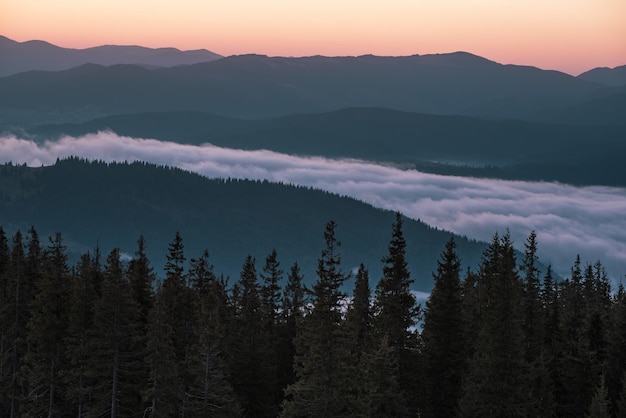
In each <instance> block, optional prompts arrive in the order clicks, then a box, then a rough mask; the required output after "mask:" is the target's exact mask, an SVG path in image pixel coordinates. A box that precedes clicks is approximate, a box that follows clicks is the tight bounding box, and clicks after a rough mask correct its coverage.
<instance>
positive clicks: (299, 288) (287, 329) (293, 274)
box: [278, 262, 307, 391]
mask: <svg viewBox="0 0 626 418" xmlns="http://www.w3.org/2000/svg"><path fill="white" fill-rule="evenodd" d="M302 280H303V276H302V274H301V273H300V266H298V263H297V262H296V263H294V264H293V265H292V266H291V268H290V269H289V274H288V275H287V283H286V284H285V287H284V289H283V298H282V303H281V309H280V310H281V316H282V318H281V321H282V324H283V325H282V327H281V333H280V337H279V341H280V344H279V352H280V358H281V362H280V364H279V371H278V375H279V386H280V387H281V389H282V390H283V391H284V389H285V388H286V387H287V386H288V385H291V384H293V383H294V382H295V378H296V376H295V371H294V356H295V354H296V348H295V345H294V340H295V338H296V329H297V326H298V325H299V324H300V323H301V321H302V317H303V310H304V307H305V306H306V303H307V302H306V288H305V287H304V285H303V284H302Z"/></svg>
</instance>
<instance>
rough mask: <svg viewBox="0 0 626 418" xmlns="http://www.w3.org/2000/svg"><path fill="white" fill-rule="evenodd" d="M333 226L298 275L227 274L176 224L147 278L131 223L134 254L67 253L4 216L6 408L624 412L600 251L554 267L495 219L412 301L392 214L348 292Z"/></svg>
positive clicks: (114, 413) (618, 315)
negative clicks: (10, 231) (308, 276)
mask: <svg viewBox="0 0 626 418" xmlns="http://www.w3.org/2000/svg"><path fill="white" fill-rule="evenodd" d="M339 232H340V229H339V228H338V226H337V225H336V224H335V223H334V222H329V223H328V224H327V225H326V229H325V231H324V235H323V237H324V241H323V243H324V245H323V247H322V251H321V253H320V256H319V258H318V268H317V274H316V277H315V280H314V284H313V286H312V287H311V288H307V287H306V286H305V285H304V284H303V283H304V278H303V276H302V274H301V272H300V270H299V267H298V264H297V263H294V264H292V266H291V268H290V269H289V270H288V273H287V274H285V273H284V272H283V269H282V268H281V263H280V257H279V254H277V253H276V251H272V252H271V253H270V254H269V255H268V256H267V257H266V258H265V263H264V264H263V266H262V268H261V270H260V273H258V272H257V266H256V262H255V259H254V257H253V256H249V257H247V258H246V259H245V260H244V263H243V266H242V270H241V274H240V276H239V277H238V279H237V280H236V281H234V282H233V283H229V280H228V278H224V277H219V276H217V275H216V274H215V272H214V267H213V265H212V264H211V262H210V260H209V253H208V251H204V252H203V253H202V254H200V255H199V256H198V257H197V258H189V259H188V258H187V256H186V254H185V253H184V245H183V239H182V237H181V236H180V234H176V236H175V238H174V239H173V241H172V242H171V243H170V245H169V247H168V249H167V252H166V257H167V264H166V268H165V271H164V272H163V275H162V277H163V280H159V279H158V276H159V275H158V274H155V272H153V270H152V268H151V267H150V260H148V259H147V257H146V255H145V245H146V243H145V241H144V239H143V238H140V239H139V240H138V248H137V251H136V253H135V257H134V258H133V259H132V260H130V261H129V262H125V261H123V257H122V254H121V253H120V251H119V249H114V250H112V251H111V252H110V253H109V254H108V256H106V258H104V259H103V257H102V256H101V255H100V249H98V248H96V249H94V250H93V251H90V252H88V253H85V254H83V255H82V256H80V257H79V258H78V261H77V262H76V264H75V265H74V266H71V265H69V262H68V254H67V249H66V247H65V245H64V243H63V240H62V237H61V235H60V234H57V235H55V236H54V237H53V238H51V239H50V240H49V242H48V244H47V245H45V246H44V245H42V244H41V243H40V241H39V237H38V235H37V233H36V231H35V230H34V229H31V230H30V231H29V232H28V233H27V234H26V235H25V236H23V235H22V234H21V233H20V232H16V233H15V234H14V235H13V236H11V237H7V235H6V234H5V232H4V231H3V230H2V229H1V228H0V385H1V387H0V415H1V416H7V417H18V416H45V417H53V416H79V417H83V416H85V417H88V416H110V417H125V416H129V417H131V416H136V417H144V416H145V417H148V416H152V417H170V416H185V417H238V416H246V417H275V416H284V417H336V416H341V417H413V416H422V417H453V416H462V417H501V416H507V417H516V416H519V417H530V416H543V417H585V416H611V417H618V416H624V415H626V384H625V383H624V376H626V354H625V353H626V349H625V348H624V347H625V341H626V325H625V324H626V319H625V318H626V291H624V289H623V287H622V286H621V285H620V287H619V288H618V290H617V292H615V293H613V292H612V291H611V286H610V283H611V282H610V280H609V278H608V277H607V275H606V273H605V271H604V269H603V267H602V264H601V263H600V262H596V263H594V264H589V263H583V262H582V261H581V259H580V257H577V258H576V259H575V262H574V264H573V267H572V270H571V275H570V277H568V278H565V279H562V278H557V277H556V276H555V275H554V274H553V272H552V270H551V269H550V268H549V267H548V268H547V269H546V270H545V271H544V272H543V273H542V272H541V271H540V265H539V264H538V260H537V256H536V254H537V247H538V243H537V240H536V235H535V234H534V233H531V234H530V236H529V238H528V240H527V242H526V243H525V244H526V245H525V252H524V254H523V257H522V258H521V259H520V261H519V262H518V260H517V257H516V252H515V251H514V249H513V242H512V241H511V239H510V237H509V235H508V233H505V234H504V235H502V236H500V235H498V234H496V235H495V236H494V238H493V240H492V241H491V243H490V245H489V246H488V247H487V249H486V250H485V252H484V255H483V259H482V263H481V265H480V266H479V269H478V270H477V271H472V270H466V271H463V270H462V269H461V260H459V258H458V256H457V254H456V251H455V250H456V245H455V242H454V240H453V239H450V241H449V242H448V243H447V244H446V247H445V248H444V249H443V251H442V254H441V257H440V260H439V261H438V264H437V271H436V272H434V274H433V277H434V287H433V290H432V293H431V295H430V298H429V300H428V301H427V303H426V305H425V307H424V309H423V310H422V309H421V308H420V307H419V305H417V303H416V300H415V297H414V294H413V292H412V291H411V289H410V286H411V283H412V277H411V274H410V268H409V267H410V260H407V257H406V243H405V240H404V236H403V230H402V218H401V216H399V215H398V216H397V217H396V219H395V222H394V223H393V225H392V228H391V239H390V242H389V247H388V253H387V254H386V255H385V256H384V257H383V260H382V266H364V265H360V266H358V268H357V269H355V270H356V271H355V275H354V291H353V292H352V293H351V294H349V293H348V286H349V283H350V282H351V280H352V276H351V275H350V274H348V273H346V271H348V270H347V269H346V267H345V266H342V264H341V251H340V250H341V246H340V241H339V238H338V236H339V234H338V233H339ZM368 267H369V268H368ZM376 267H378V268H379V269H380V270H379V272H382V277H381V279H380V280H379V281H378V282H377V283H376V284H375V285H373V283H371V282H370V277H372V276H373V275H374V274H376V273H375V268H376ZM372 287H373V289H374V290H373V291H372ZM422 314H423V315H422ZM420 329H421V330H422V331H421V332H420Z"/></svg>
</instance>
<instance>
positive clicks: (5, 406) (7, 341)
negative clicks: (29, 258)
mask: <svg viewBox="0 0 626 418" xmlns="http://www.w3.org/2000/svg"><path fill="white" fill-rule="evenodd" d="M10 262H11V256H10V252H9V242H8V240H7V237H6V234H5V232H4V229H2V227H0V383H1V384H2V386H7V385H8V382H9V381H11V379H12V374H11V372H10V370H11V367H10V362H11V360H10V357H11V355H10V352H9V349H8V347H10V346H11V344H12V341H11V337H10V335H11V329H10V328H11V327H10V324H11V319H10V318H11V316H12V315H11V310H10V306H11V302H12V301H11V297H10V293H9V291H10V288H11V280H10V278H9V276H10V274H9V264H10ZM11 403H12V399H11V395H10V392H7V391H0V407H2V410H3V411H9V410H10V409H11Z"/></svg>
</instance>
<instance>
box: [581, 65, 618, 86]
mask: <svg viewBox="0 0 626 418" xmlns="http://www.w3.org/2000/svg"><path fill="white" fill-rule="evenodd" d="M578 78H580V79H583V80H588V81H593V82H594V83H600V84H606V85H607V86H617V87H621V86H626V65H622V66H619V67H615V68H608V67H599V68H594V69H592V70H589V71H586V72H584V73H582V74H580V75H579V76H578Z"/></svg>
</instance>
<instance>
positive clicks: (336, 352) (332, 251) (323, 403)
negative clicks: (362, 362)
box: [281, 221, 354, 417]
mask: <svg viewBox="0 0 626 418" xmlns="http://www.w3.org/2000/svg"><path fill="white" fill-rule="evenodd" d="M336 227H337V224H336V223H335V222H334V221H330V222H328V223H327V224H326V229H325V231H324V241H325V242H326V247H325V248H324V250H323V251H322V255H321V257H320V258H319V259H318V262H317V276H318V279H317V281H316V282H315V284H314V286H313V289H312V292H311V293H312V294H311V296H312V298H311V304H312V306H311V310H310V312H309V313H308V314H307V315H306V316H305V317H304V318H303V319H302V321H301V326H300V327H299V329H298V334H297V336H296V339H295V346H296V355H295V358H294V368H295V370H296V381H295V382H294V383H293V384H292V385H290V386H288V387H287V389H286V391H285V394H286V398H285V401H284V402H283V410H282V414H281V416H284V417H313V416H314V417H336V416H349V415H350V413H351V411H352V410H353V408H354V405H353V402H354V398H351V397H350V393H352V392H353V390H352V389H353V385H354V382H353V381H352V380H351V377H353V375H351V373H352V371H351V370H348V369H347V366H348V364H349V361H348V357H349V352H348V350H347V349H346V347H347V341H346V334H345V333H344V332H343V329H342V328H341V321H342V307H343V305H344V303H345V298H346V295H345V293H344V292H343V291H342V290H341V289H342V286H343V284H344V282H345V280H346V279H347V277H348V276H347V275H346V274H344V273H343V272H342V271H341V256H340V254H339V245H340V242H339V240H338V239H337V237H336V235H335V229H336Z"/></svg>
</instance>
